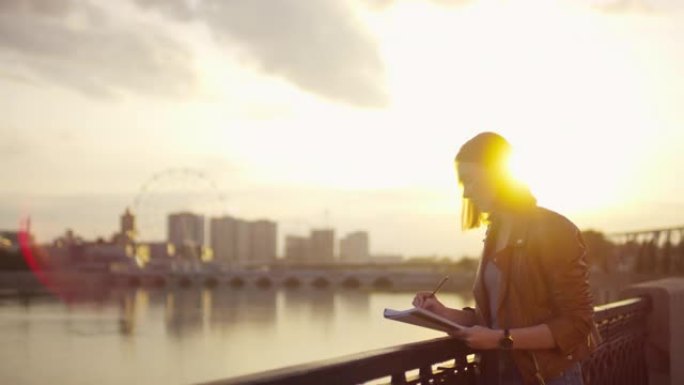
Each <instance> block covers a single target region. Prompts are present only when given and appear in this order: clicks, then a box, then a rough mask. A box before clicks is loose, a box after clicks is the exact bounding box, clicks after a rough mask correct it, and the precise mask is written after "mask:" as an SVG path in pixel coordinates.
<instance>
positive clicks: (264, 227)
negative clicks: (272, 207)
mask: <svg viewBox="0 0 684 385" xmlns="http://www.w3.org/2000/svg"><path fill="white" fill-rule="evenodd" d="M249 236H250V247H249V249H250V255H249V259H250V260H252V261H273V260H275V259H276V253H277V246H278V244H277V240H278V225H277V224H276V223H275V222H272V221H269V220H265V219H262V220H257V221H253V222H251V223H250V234H249Z"/></svg>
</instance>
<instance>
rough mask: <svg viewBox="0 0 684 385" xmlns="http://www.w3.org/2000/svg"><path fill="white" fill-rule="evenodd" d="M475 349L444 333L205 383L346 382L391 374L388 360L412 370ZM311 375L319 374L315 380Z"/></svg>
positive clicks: (208, 384)
mask: <svg viewBox="0 0 684 385" xmlns="http://www.w3.org/2000/svg"><path fill="white" fill-rule="evenodd" d="M471 353H473V352H472V351H471V350H470V349H469V348H468V347H467V346H466V345H465V344H464V343H463V342H461V341H459V340H457V339H455V338H453V337H440V338H435V339H431V340H428V341H419V342H412V343H407V344H402V345H397V346H391V347H387V348H381V349H376V350H370V351H367V352H363V353H354V354H350V355H346V356H341V357H337V358H331V359H327V360H321V361H314V362H310V363H306V364H300V365H294V366H289V367H285V368H279V369H273V370H269V371H265V372H261V373H255V374H248V375H244V376H240V377H234V378H229V379H225V380H217V381H212V382H207V383H205V385H236V384H241V385H242V384H254V385H256V384H259V385H266V384H283V385H285V384H298V385H304V384H320V378H322V377H324V376H325V377H327V376H329V377H328V378H330V379H331V380H330V382H328V383H330V384H333V383H336V381H335V379H338V380H340V379H341V378H340V375H343V377H344V382H343V383H345V384H349V383H362V382H364V381H370V380H374V379H378V378H382V377H387V376H391V375H392V373H390V372H388V370H387V364H388V363H391V364H392V368H393V371H402V372H405V371H410V370H414V369H418V368H421V367H425V366H430V365H432V364H434V363H438V362H443V361H448V360H450V359H453V358H454V356H455V355H459V354H462V355H463V356H465V355H467V354H471ZM307 378H317V380H314V382H312V381H311V380H310V379H307Z"/></svg>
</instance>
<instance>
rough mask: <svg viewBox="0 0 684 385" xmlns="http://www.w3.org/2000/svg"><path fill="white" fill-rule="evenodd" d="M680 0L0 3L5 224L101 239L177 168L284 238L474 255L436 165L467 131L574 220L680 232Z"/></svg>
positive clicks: (543, 200)
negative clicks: (498, 138) (505, 146)
mask: <svg viewBox="0 0 684 385" xmlns="http://www.w3.org/2000/svg"><path fill="white" fill-rule="evenodd" d="M679 3H680V2H677V1H674V0H671V1H664V0H660V1H646V0H644V1H638V0H634V1H629V0H626V1H590V0H566V1H556V2H553V1H548V0H547V1H541V0H540V1H525V0H521V1H516V0H506V1H504V0H497V1H468V0H454V1H449V0H433V1H429V0H377V1H373V0H365V1H363V0H357V1H342V0H325V1H300V0H279V1H276V0H272V1H271V0H260V1H257V0H239V1H220V0H204V1H201V0H194V1H192V0H188V1H183V0H173V1H172V0H137V1H135V0H128V1H104V0H102V1H95V0H93V1H81V0H59V1H58V0H44V1H40V0H9V1H8V0H3V1H0V101H2V103H1V105H2V109H1V110H0V111H1V113H0V154H1V156H2V158H0V159H2V166H3V167H2V171H3V175H4V178H3V180H4V182H3V183H1V184H0V229H7V230H11V229H16V228H17V227H18V225H19V221H20V218H21V217H22V216H23V215H30V216H31V219H32V225H33V230H34V232H35V234H36V237H37V238H38V240H39V241H49V240H51V239H52V238H54V237H55V236H57V235H58V234H61V233H62V232H63V231H64V229H65V228H67V227H71V228H73V229H74V230H76V232H78V233H79V234H82V235H83V236H85V237H86V238H93V237H95V236H98V235H103V236H106V237H109V236H110V235H111V234H112V233H113V232H114V231H115V230H116V228H117V226H118V216H119V215H120V213H121V212H122V211H123V210H124V209H125V207H126V206H131V205H133V202H134V201H135V199H136V197H139V196H140V195H141V192H140V190H141V187H142V186H143V184H144V183H145V182H146V181H148V180H149V179H150V178H151V177H152V175H154V174H156V173H159V172H162V171H163V170H167V169H175V168H190V169H194V170H199V171H201V172H202V173H204V174H205V175H206V176H207V178H208V179H210V180H212V181H214V183H215V187H208V188H207V191H209V195H211V196H212V198H209V199H216V201H215V202H214V203H213V204H212V207H214V209H215V210H213V211H214V212H217V213H227V214H232V215H236V216H240V217H244V218H246V219H257V218H262V217H266V218H271V219H273V220H276V221H278V222H279V225H280V228H279V232H280V234H281V236H282V235H284V234H286V233H295V234H304V233H307V232H308V230H309V228H311V227H318V226H332V227H334V228H336V229H337V232H338V236H339V235H344V234H345V233H347V232H350V231H354V230H358V229H365V230H368V231H370V233H371V251H372V252H374V253H401V254H404V255H430V254H439V255H449V256H453V257H460V256H462V255H464V254H469V255H476V254H477V253H478V251H479V248H480V246H481V242H480V240H481V238H482V233H481V232H475V233H471V234H468V233H466V234H464V233H462V232H461V230H460V227H459V209H460V198H459V194H460V191H459V190H458V186H457V183H456V176H455V173H454V167H453V163H452V160H453V157H454V155H455V153H456V151H457V150H458V148H459V147H460V145H461V144H462V143H463V142H464V141H465V140H467V139H469V138H470V137H472V136H474V135H475V134H477V133H479V132H481V131H496V132H499V133H501V134H502V135H504V136H505V137H506V138H507V139H508V140H509V141H510V142H511V143H512V145H513V146H514V149H515V151H516V153H515V156H516V160H515V161H516V163H515V167H516V170H518V173H519V175H520V177H521V178H523V179H524V180H526V181H527V182H528V183H529V184H530V186H531V187H532V190H533V192H534V193H535V194H536V196H537V197H538V199H539V201H540V204H541V205H543V206H545V207H548V208H551V209H554V210H557V211H559V212H561V213H563V214H565V215H566V216H568V217H569V218H570V219H572V220H573V221H575V223H577V224H578V226H580V227H581V228H583V229H586V228H595V229H600V230H603V231H606V232H611V231H620V230H630V229H641V228H648V227H650V226H656V227H663V226H669V225H681V224H682V223H684V215H683V214H682V213H683V212H684V199H683V197H684V183H682V182H681V179H682V176H684V162H682V161H681V154H683V153H684V130H683V128H684V108H682V107H683V106H682V103H683V102H684V73H683V72H682V69H684V5H679ZM174 183H176V185H177V186H178V188H179V189H180V190H183V189H190V187H189V186H188V185H190V184H192V188H194V187H195V186H196V185H195V182H193V180H191V179H188V180H186V181H183V180H180V181H172V182H171V184H174ZM198 183H199V182H198ZM214 190H216V191H217V193H216V194H215V195H212V194H214ZM219 195H220V196H221V198H220V199H219V198H213V197H215V196H219ZM148 198H149V197H148ZM142 210H145V208H142ZM148 215H149V214H148ZM160 215H161V214H160ZM162 219H163V218H162ZM161 227H162V225H157V228H158V233H159V232H161V231H162V230H159V229H161ZM143 231H145V230H144V229H143ZM148 231H150V232H153V231H152V230H148ZM158 233H155V234H149V236H150V237H156V236H159V234H158Z"/></svg>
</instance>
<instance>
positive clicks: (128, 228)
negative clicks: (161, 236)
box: [121, 207, 138, 240]
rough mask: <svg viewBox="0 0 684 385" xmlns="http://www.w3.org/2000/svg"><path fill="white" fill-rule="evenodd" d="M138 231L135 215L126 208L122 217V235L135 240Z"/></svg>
mask: <svg viewBox="0 0 684 385" xmlns="http://www.w3.org/2000/svg"><path fill="white" fill-rule="evenodd" d="M137 231H138V229H137V228H136V226H135V215H133V213H132V212H131V210H130V209H129V208H128V207H126V211H125V212H124V213H123V215H121V234H123V235H126V236H127V238H128V239H130V240H135V236H136V234H137Z"/></svg>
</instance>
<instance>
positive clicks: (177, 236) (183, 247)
mask: <svg viewBox="0 0 684 385" xmlns="http://www.w3.org/2000/svg"><path fill="white" fill-rule="evenodd" d="M167 229H168V241H169V243H172V244H173V245H174V246H175V247H176V250H177V251H179V252H180V255H181V256H183V257H186V258H201V254H202V252H201V250H202V248H203V246H204V216H202V215H197V214H193V213H190V212H181V213H174V214H170V215H169V217H168V228H167ZM198 251H199V254H198Z"/></svg>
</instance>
